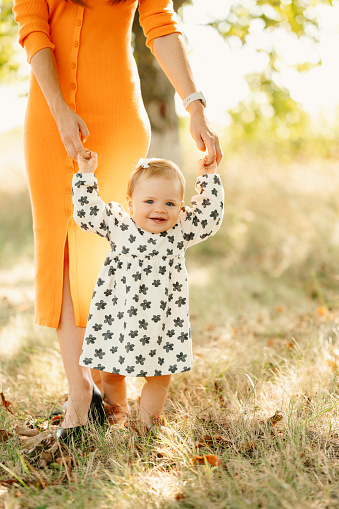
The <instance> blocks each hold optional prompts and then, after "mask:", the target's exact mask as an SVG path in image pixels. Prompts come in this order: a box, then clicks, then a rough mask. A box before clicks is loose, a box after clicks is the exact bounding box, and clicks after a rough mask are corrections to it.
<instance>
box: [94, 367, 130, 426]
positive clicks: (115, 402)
mask: <svg viewBox="0 0 339 509" xmlns="http://www.w3.org/2000/svg"><path fill="white" fill-rule="evenodd" d="M101 380H102V386H103V390H104V394H105V396H106V398H107V402H108V404H109V405H112V406H114V407H115V408H114V414H115V417H116V419H117V420H120V419H119V417H120V418H121V419H122V418H123V417H124V416H125V414H127V413H129V406H128V402H127V384H126V377H125V376H122V375H116V374H115V373H106V372H105V371H102V372H101Z"/></svg>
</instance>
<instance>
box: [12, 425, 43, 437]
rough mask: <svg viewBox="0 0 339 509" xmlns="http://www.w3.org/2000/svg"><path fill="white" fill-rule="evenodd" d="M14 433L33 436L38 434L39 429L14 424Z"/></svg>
mask: <svg viewBox="0 0 339 509" xmlns="http://www.w3.org/2000/svg"><path fill="white" fill-rule="evenodd" d="M14 431H15V433H16V434H17V435H20V436H22V437H35V436H36V435H39V433H40V431H39V430H38V429H36V428H33V429H32V428H21V427H20V426H16V428H15V429H14Z"/></svg>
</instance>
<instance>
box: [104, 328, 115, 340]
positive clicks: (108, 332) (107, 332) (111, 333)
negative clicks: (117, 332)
mask: <svg viewBox="0 0 339 509" xmlns="http://www.w3.org/2000/svg"><path fill="white" fill-rule="evenodd" d="M102 337H103V338H104V340H105V341H107V340H108V339H112V337H113V332H111V331H109V330H108V331H106V332H103V334H102Z"/></svg>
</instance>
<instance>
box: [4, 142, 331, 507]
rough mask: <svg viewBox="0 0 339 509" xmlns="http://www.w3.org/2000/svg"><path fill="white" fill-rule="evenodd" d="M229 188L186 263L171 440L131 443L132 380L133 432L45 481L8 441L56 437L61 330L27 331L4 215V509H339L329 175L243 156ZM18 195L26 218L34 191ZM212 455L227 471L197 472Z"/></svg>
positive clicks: (103, 443) (25, 303)
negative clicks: (189, 360) (217, 217)
mask: <svg viewBox="0 0 339 509" xmlns="http://www.w3.org/2000/svg"><path fill="white" fill-rule="evenodd" d="M15 140H16V135H13V139H12V143H13V144H15V143H16V141H15ZM6 143H7V142H6ZM0 144H1V140H0ZM187 146H188V147H190V145H189V143H187ZM190 150H191V149H190V148H189V149H188V152H187V154H186V164H185V166H186V167H188V168H189V169H190V173H189V176H188V188H189V190H188V192H187V195H188V196H189V195H190V194H191V192H192V188H193V183H194V168H193V165H192V163H191V161H192V160H193V159H194V158H195V155H192V153H191V152H190ZM18 171H19V170H18ZM222 175H223V180H224V184H225V188H226V197H227V198H226V200H227V201H226V204H227V205H226V216H225V220H224V223H223V226H222V229H221V230H220V232H219V233H218V235H217V236H216V237H214V238H213V239H211V240H209V241H208V242H206V243H203V244H201V245H200V246H197V247H195V248H193V249H192V250H190V251H188V253H187V266H188V273H189V279H190V301H191V321H192V336H193V342H194V359H195V361H194V368H193V369H192V371H191V372H189V373H183V374H180V375H176V376H174V377H173V381H172V384H171V387H170V393H169V398H168V401H167V403H166V409H165V415H166V418H167V420H168V423H169V426H170V428H172V429H173V430H174V432H175V434H174V437H171V438H166V437H162V438H161V437H150V436H148V435H142V434H141V433H140V432H138V426H137V421H136V416H137V397H138V394H139V392H140V384H141V383H142V381H141V380H138V379H130V380H129V391H130V392H129V394H130V399H131V401H130V403H131V407H132V411H133V419H135V423H134V424H135V425H133V426H130V427H128V428H123V429H114V428H111V429H110V430H98V429H93V430H92V432H91V433H90V436H89V442H88V443H85V442H83V443H82V444H81V446H80V447H75V448H72V447H71V448H70V449H69V450H65V451H64V455H65V456H66V457H69V458H71V459H70V461H71V465H70V466H69V467H64V466H62V465H60V464H58V463H55V462H54V463H52V464H51V465H49V466H46V467H44V468H39V467H38V461H37V460H38V458H39V455H38V456H37V459H35V458H34V457H33V456H29V455H28V454H27V453H26V452H25V451H24V449H23V445H24V440H23V439H22V438H20V437H19V436H18V435H17V434H16V433H15V432H14V428H15V426H17V425H20V426H23V425H29V426H31V427H38V428H40V429H45V428H46V429H47V431H48V430H53V427H52V426H51V422H50V419H49V418H48V416H49V414H50V412H51V410H52V409H53V408H54V407H55V405H57V406H60V405H62V403H63V401H64V397H65V394H66V391H67V384H66V382H65V379H64V375H63V370H62V361H61V357H60V353H59V350H58V346H57V342H56V338H55V334H54V332H53V331H52V330H48V329H44V328H40V327H37V326H35V325H33V310H32V306H33V294H32V277H33V276H32V263H33V261H32V239H31V233H30V229H29V225H26V227H25V228H24V229H25V234H24V235H23V238H19V237H20V235H21V233H20V232H21V231H22V230H21V228H22V225H20V224H16V222H15V221H14V222H13V223H9V219H8V218H7V217H5V216H1V220H0V229H1V232H2V233H1V235H0V238H2V239H5V244H4V243H2V244H1V246H4V245H6V246H7V247H5V248H1V249H2V254H0V262H1V263H0V277H1V278H2V280H3V281H4V282H5V284H4V285H2V288H1V290H0V292H1V293H0V303H1V306H0V320H1V321H0V327H1V328H0V348H1V352H2V360H1V372H0V382H1V385H0V392H3V393H4V395H5V398H6V400H7V401H9V402H10V403H11V405H10V407H9V408H10V409H11V410H12V412H13V413H10V412H8V411H7V410H5V408H0V429H3V430H7V431H8V432H11V433H12V435H11V436H10V438H9V440H8V441H6V442H3V443H1V442H0V464H1V465H0V479H2V480H4V481H6V480H7V481H8V480H10V479H12V480H13V482H12V483H11V484H6V483H3V484H0V507H6V508H13V509H16V508H21V507H22V508H26V507H27V508H35V509H38V508H60V507H62V508H67V507H72V509H78V508H79V509H80V508H88V507H100V508H106V507H107V508H108V507H115V506H119V508H121V509H125V508H126V509H127V508H128V509H130V508H131V509H134V508H135V509H137V508H138V509H139V508H147V509H148V508H157V509H158V508H159V509H181V508H182V509H184V508H192V509H193V508H194V509H207V508H211V507H213V508H216V509H219V508H220V509H226V508H227V509H256V508H258V509H259V508H269V509H271V508H272V509H278V508H284V509H290V508H291V509H292V508H293V509H304V508H306V507H307V508H310V509H325V508H326V509H327V508H328V509H330V508H333V509H334V508H337V507H338V504H339V487H338V486H339V484H338V476H339V385H338V382H339V378H338V374H339V346H338V344H339V306H338V304H339V295H338V290H337V288H338V278H339V276H338V272H337V260H338V244H339V234H338V232H339V228H338V224H339V223H338V219H337V218H338V201H337V193H336V189H337V187H338V183H339V176H338V174H337V170H336V162H335V161H331V160H320V159H319V160H316V159H313V160H311V161H310V160H307V159H306V158H301V157H300V159H298V160H294V161H292V162H289V163H288V164H284V165H282V164H280V163H279V161H277V160H274V158H273V157H272V156H270V157H269V158H268V157H267V156H265V157H260V156H258V155H256V154H247V153H246V152H244V153H243V154H241V156H238V157H236V156H234V155H233V156H232V157H231V156H229V157H226V162H225V163H224V166H223V168H222ZM21 193H23V194H21ZM25 193H26V194H25ZM11 196H12V197H13V198H11V199H13V200H14V201H13V202H11V203H13V204H14V203H15V205H16V207H17V209H18V212H17V213H18V217H22V216H26V217H29V201H28V199H27V192H26V191H24V190H22V189H21V190H17V191H15V192H14V191H13V192H12V193H11ZM23 196H26V198H23ZM7 197H8V193H7ZM1 198H3V196H1ZM5 198H6V197H5ZM13 206H14V205H13ZM4 250H5V251H4ZM8 253H11V256H10V259H9V256H8ZM206 455H214V456H216V457H217V458H219V460H220V461H221V465H220V466H212V465H211V464H209V463H208V462H207V461H206V462H205V464H197V463H196V461H197V460H194V457H195V456H199V457H202V456H206ZM1 504H2V505H1Z"/></svg>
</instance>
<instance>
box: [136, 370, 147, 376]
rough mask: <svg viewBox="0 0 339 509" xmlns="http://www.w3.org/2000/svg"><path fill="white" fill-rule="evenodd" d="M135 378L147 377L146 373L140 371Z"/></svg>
mask: <svg viewBox="0 0 339 509" xmlns="http://www.w3.org/2000/svg"><path fill="white" fill-rule="evenodd" d="M135 376H138V377H143V376H147V371H143V370H141V371H140V373H138V374H137V375H135Z"/></svg>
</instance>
